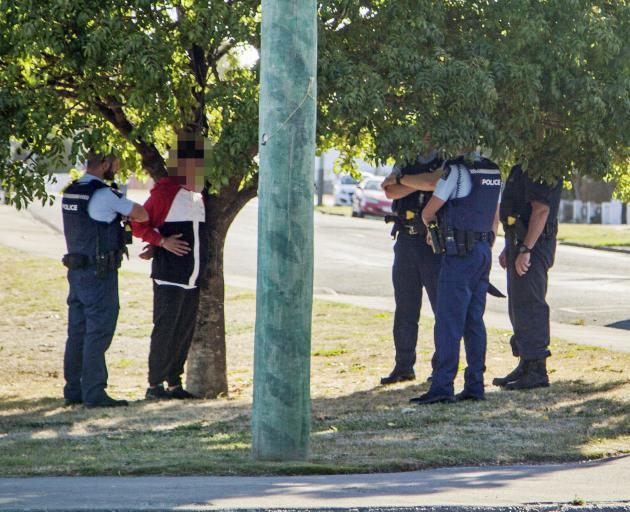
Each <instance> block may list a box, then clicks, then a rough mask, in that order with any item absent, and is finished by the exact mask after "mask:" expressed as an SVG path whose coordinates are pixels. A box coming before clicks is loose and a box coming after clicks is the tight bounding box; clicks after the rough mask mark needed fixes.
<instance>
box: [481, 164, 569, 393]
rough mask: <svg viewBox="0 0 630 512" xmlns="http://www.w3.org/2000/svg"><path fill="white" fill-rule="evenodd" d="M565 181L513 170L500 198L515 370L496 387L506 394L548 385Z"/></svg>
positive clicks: (515, 168) (496, 381)
mask: <svg viewBox="0 0 630 512" xmlns="http://www.w3.org/2000/svg"><path fill="white" fill-rule="evenodd" d="M561 193H562V180H557V182H556V183H555V184H553V185H550V184H547V183H545V182H542V181H534V180H532V179H531V178H530V177H529V176H528V175H527V173H525V172H524V171H523V169H522V167H521V166H520V165H515V166H514V167H512V169H511V170H510V175H509V176H508V180H507V183H506V185H505V190H504V191H503V196H502V199H501V208H500V215H501V222H502V224H503V228H504V230H505V249H503V252H502V253H501V256H500V258H499V262H500V264H501V266H502V267H503V268H505V269H507V284H508V307H509V314H510V321H511V322H512V327H513V330H514V335H513V336H512V338H511V339H510V344H511V345H512V352H513V354H514V356H515V357H518V358H519V363H518V365H517V366H516V368H515V369H514V370H513V371H512V372H510V373H509V374H508V375H506V376H505V377H500V378H496V379H494V380H493V382H492V383H493V384H494V385H496V386H501V387H505V388H506V389H533V388H539V387H546V386H549V376H548V374H547V365H546V361H547V357H549V356H550V355H551V352H550V351H549V306H548V305H547V302H546V300H545V297H546V294H547V280H548V276H547V273H548V271H549V269H550V268H551V266H552V265H553V261H554V256H555V252H556V234H557V231H558V222H557V218H558V208H559V205H560V195H561Z"/></svg>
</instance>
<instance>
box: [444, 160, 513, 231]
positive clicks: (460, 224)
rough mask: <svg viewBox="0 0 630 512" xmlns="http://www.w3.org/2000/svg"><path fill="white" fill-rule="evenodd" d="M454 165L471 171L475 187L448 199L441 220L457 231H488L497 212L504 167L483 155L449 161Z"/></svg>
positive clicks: (448, 227) (449, 163) (447, 227)
mask: <svg viewBox="0 0 630 512" xmlns="http://www.w3.org/2000/svg"><path fill="white" fill-rule="evenodd" d="M447 165H449V166H450V167H451V168H453V167H457V166H459V167H463V168H465V169H467V170H468V172H469V173H470V177H471V181H472V189H471V191H470V194H468V195H467V196H466V197H463V198H459V199H449V200H448V201H447V202H446V204H445V205H444V206H443V207H442V209H441V210H440V212H441V218H440V224H441V225H442V226H443V227H444V228H446V229H447V230H448V229H453V230H455V231H473V232H476V233H488V232H490V231H492V227H493V225H494V216H495V213H496V210H497V204H498V202H499V194H500V192H501V171H500V170H499V166H498V165H497V164H495V163H494V162H492V161H491V160H488V159H487V158H481V159H480V160H476V161H475V162H473V163H470V162H467V161H466V160H464V159H463V158H458V159H456V160H453V161H450V162H447Z"/></svg>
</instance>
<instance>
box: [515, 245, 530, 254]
mask: <svg viewBox="0 0 630 512" xmlns="http://www.w3.org/2000/svg"><path fill="white" fill-rule="evenodd" d="M530 252H532V250H531V249H530V248H529V247H527V246H526V245H525V244H521V245H519V246H518V253H519V254H529V253H530Z"/></svg>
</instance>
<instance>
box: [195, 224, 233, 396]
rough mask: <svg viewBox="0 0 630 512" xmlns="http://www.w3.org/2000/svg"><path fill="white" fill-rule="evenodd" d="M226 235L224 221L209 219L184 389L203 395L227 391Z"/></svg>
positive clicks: (225, 393) (222, 394)
mask: <svg viewBox="0 0 630 512" xmlns="http://www.w3.org/2000/svg"><path fill="white" fill-rule="evenodd" d="M208 220H210V219H208ZM226 236H227V229H226V228H225V227H224V226H223V222H222V221H221V220H219V221H216V220H214V221H212V225H211V226H210V227H209V229H208V238H209V240H208V247H209V248H210V260H209V261H208V267H207V276H208V278H207V279H205V280H204V281H205V282H204V283H203V285H202V286H201V290H200V293H199V312H198V314H197V324H196V327H195V335H194V337H193V341H192V345H191V347H190V353H189V356H188V366H187V370H186V387H187V389H188V390H189V391H190V392H191V393H193V394H194V395H197V396H200V397H204V398H217V397H219V396H225V395H227V392H228V386H227V362H226V350H225V306H224V298H225V280H224V277H223V248H224V246H225V238H226Z"/></svg>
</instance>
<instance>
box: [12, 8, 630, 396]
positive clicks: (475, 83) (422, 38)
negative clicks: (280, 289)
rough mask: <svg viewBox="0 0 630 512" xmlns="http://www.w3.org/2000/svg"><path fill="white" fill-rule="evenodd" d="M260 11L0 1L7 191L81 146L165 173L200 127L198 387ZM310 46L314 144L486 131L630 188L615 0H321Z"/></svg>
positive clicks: (534, 166)
mask: <svg viewBox="0 0 630 512" xmlns="http://www.w3.org/2000/svg"><path fill="white" fill-rule="evenodd" d="M259 25H260V5H259V2H258V1H254V0H239V1H235V0H156V1H149V0H0V117H1V119H2V122H1V123H0V186H2V187H3V188H5V189H9V190H10V192H11V199H12V200H13V202H14V203H15V204H16V205H17V206H24V205H26V204H27V203H28V202H29V201H32V200H36V199H40V200H45V199H46V193H45V190H44V180H45V178H46V175H47V173H48V171H49V170H50V169H51V168H58V167H61V166H63V165H65V164H66V162H68V161H70V162H74V161H75V159H76V158H77V157H78V156H80V155H82V154H84V153H85V151H86V149H87V148H95V149H98V150H106V151H110V150H113V151H114V152H116V153H117V154H118V155H119V156H120V157H121V158H122V160H123V169H125V170H127V171H128V172H139V171H144V172H147V173H149V174H150V175H151V176H152V177H154V178H159V177H160V176H162V175H164V174H165V172H166V166H165V162H164V156H165V151H166V149H167V147H168V145H169V140H170V139H171V137H172V136H173V133H174V130H176V129H180V128H186V129H188V130H190V131H193V132H196V133H200V134H203V135H206V136H207V137H209V139H210V141H211V150H210V152H209V154H208V165H207V169H206V174H207V176H208V179H209V181H210V183H211V186H212V188H211V195H210V197H209V198H208V200H207V202H206V207H207V212H208V223H209V225H210V244H211V247H212V248H213V250H212V254H213V257H212V261H211V265H210V284H209V287H207V288H205V289H203V290H202V296H201V308H200V312H201V313H200V315H199V319H198V325H197V333H196V337H195V340H194V342H193V353H194V354H197V355H196V356H194V357H191V360H190V365H189V367H190V369H191V370H192V371H189V374H192V375H196V376H198V377H199V378H198V381H199V382H198V385H195V387H196V389H197V390H200V391H201V392H203V393H204V394H206V395H208V396H213V395H216V394H219V393H221V392H225V391H226V389H227V384H226V379H225V336H224V317H223V245H224V242H225V236H226V233H227V230H228V228H229V226H230V223H231V222H232V220H233V219H234V217H235V216H236V214H237V213H238V211H239V210H240V208H242V206H243V205H244V204H245V203H246V202H247V200H248V199H249V198H251V197H253V196H254V195H255V194H256V188H257V179H256V177H257V170H258V166H257V162H256V155H257V147H258V68H257V64H256V63H251V64H250V65H245V64H244V63H243V60H242V59H239V55H241V54H242V53H243V52H244V51H246V50H247V49H248V48H255V49H256V48H259V44H260V43H259V42H260V35H259V30H260V28H259ZM319 56H320V62H319V71H318V73H319V78H318V80H319V84H318V98H319V125H318V143H319V146H320V148H321V149H325V148H327V147H332V146H335V147H338V148H340V149H342V150H344V151H345V152H346V153H347V155H349V156H351V155H353V154H359V153H360V154H363V155H365V156H367V157H369V158H372V159H374V160H377V161H384V160H387V159H391V158H396V159H399V158H405V157H407V158H409V157H411V156H413V155H415V154H416V153H417V152H418V151H420V150H421V149H422V139H423V136H424V133H425V131H427V130H428V131H430V132H431V134H432V137H433V142H434V144H435V145H437V146H439V147H441V148H444V149H445V151H447V152H454V151H456V150H457V149H459V148H464V147H470V146H475V145H477V144H480V145H482V146H484V147H486V148H490V149H491V150H492V151H493V155H494V157H495V158H496V159H498V160H500V161H501V162H503V163H505V164H509V163H512V162H514V161H516V160H519V159H522V160H523V161H524V162H525V163H526V165H527V166H528V169H530V171H531V172H532V173H534V174H536V175H539V176H543V177H547V178H552V177H554V176H561V175H565V176H568V175H570V174H571V173H577V172H579V173H584V174H590V175H592V176H595V177H604V178H606V179H610V180H615V181H617V182H618V183H619V184H620V186H621V187H622V188H621V189H620V192H622V193H623V192H625V193H626V194H630V180H629V179H628V166H629V164H628V162H629V159H630V149H629V148H630V142H629V137H630V126H629V125H630V116H629V115H628V113H629V112H630V108H629V107H630V69H629V67H630V7H629V5H628V3H627V2H626V1H625V0H617V1H587V0H498V1H495V0H484V1H470V0H438V1H433V0H371V1H370V0H326V1H322V2H321V4H320V30H319ZM307 92H308V91H305V94H306V93H307ZM296 107H297V105H296ZM10 142H12V146H13V148H14V150H15V149H19V150H20V155H16V154H11V149H10V147H11V146H10V144H9V143H10ZM14 153H15V151H14Z"/></svg>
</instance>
